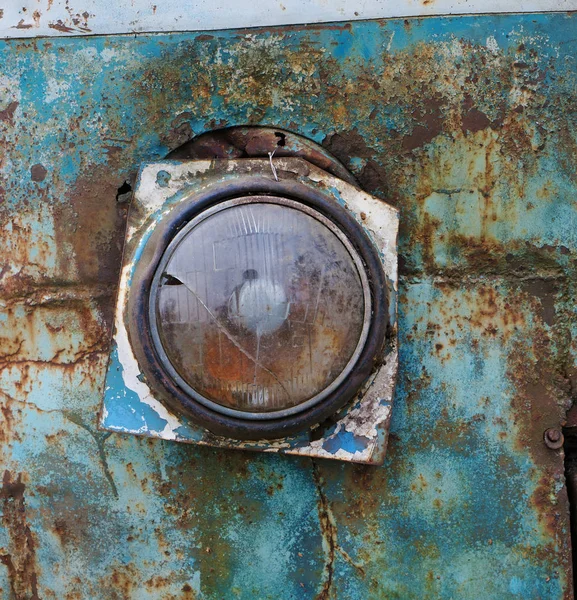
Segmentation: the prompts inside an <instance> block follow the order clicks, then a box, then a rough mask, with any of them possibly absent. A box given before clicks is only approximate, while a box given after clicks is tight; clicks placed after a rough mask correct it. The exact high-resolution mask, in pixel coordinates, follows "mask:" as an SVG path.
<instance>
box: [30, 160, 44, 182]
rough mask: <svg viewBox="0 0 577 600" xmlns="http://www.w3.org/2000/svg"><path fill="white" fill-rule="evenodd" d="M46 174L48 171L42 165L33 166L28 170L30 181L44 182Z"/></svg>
mask: <svg viewBox="0 0 577 600" xmlns="http://www.w3.org/2000/svg"><path fill="white" fill-rule="evenodd" d="M47 173H48V171H47V170H46V168H45V167H44V165H41V164H37V165H33V166H32V167H31V168H30V177H31V178H32V181H44V179H46V174H47Z"/></svg>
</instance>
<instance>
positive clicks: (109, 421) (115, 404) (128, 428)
mask: <svg viewBox="0 0 577 600" xmlns="http://www.w3.org/2000/svg"><path fill="white" fill-rule="evenodd" d="M122 373H123V368H122V365H121V363H120V361H119V359H118V348H117V347H116V345H115V344H114V346H113V348H112V350H111V352H110V363H109V365H108V371H107V374H106V382H105V389H104V403H103V415H102V421H101V424H102V426H103V427H105V428H107V429H113V430H115V431H125V432H132V433H140V434H144V433H149V432H156V433H158V432H161V431H162V430H163V429H164V428H165V426H166V425H167V421H166V420H165V419H163V418H162V417H160V415H159V414H158V413H157V412H155V411H154V410H153V409H152V408H151V407H150V406H149V405H148V404H145V403H144V402H142V401H141V400H140V398H139V397H138V394H137V393H136V392H135V391H133V390H131V389H130V388H128V387H126V385H125V383H124V379H123V376H122Z"/></svg>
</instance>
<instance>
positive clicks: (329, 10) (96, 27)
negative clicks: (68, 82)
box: [0, 0, 577, 38]
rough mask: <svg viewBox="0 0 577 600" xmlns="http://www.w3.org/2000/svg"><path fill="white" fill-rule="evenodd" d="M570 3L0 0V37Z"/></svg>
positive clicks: (572, 6)
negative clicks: (2, 0)
mask: <svg viewBox="0 0 577 600" xmlns="http://www.w3.org/2000/svg"><path fill="white" fill-rule="evenodd" d="M573 10H577V0H517V1H516V2H505V0H357V1H356V2H350V1H349V0H271V1H270V2H254V0H211V1H208V0H191V1H189V2H182V1H180V0H130V1H128V0H119V1H112V0H4V2H0V38H22V37H43V36H62V35H102V34H118V33H144V32H169V31H206V30H215V29H232V28H244V27H267V26H275V25H295V24H304V23H330V22H332V21H352V20H361V19H384V18H394V17H417V16H431V15H451V14H454V15H457V14H480V13H512V12H515V13H523V12H549V11H552V12H566V11H573Z"/></svg>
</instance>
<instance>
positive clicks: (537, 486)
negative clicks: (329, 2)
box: [0, 15, 577, 600]
mask: <svg viewBox="0 0 577 600" xmlns="http://www.w3.org/2000/svg"><path fill="white" fill-rule="evenodd" d="M576 39H577V21H575V20H574V18H573V17H571V16H567V15H531V16H508V17H498V16H490V17H474V18H473V17H471V18H469V17H467V18H434V19H424V20H406V21H403V20H399V21H391V22H363V23H356V24H340V25H332V26H327V27H314V28H291V29H287V30H284V31H282V30H253V31H251V32H228V33H219V32H217V33H211V34H210V35H209V34H202V35H194V34H181V35H180V34H179V35H159V36H138V37H133V36H124V37H94V38H85V39H83V38H76V39H64V38H62V39H51V40H34V41H22V40H14V41H10V42H3V43H2V44H1V45H0V55H1V56H0V64H2V65H3V66H2V71H1V75H0V135H1V137H2V144H1V146H0V148H1V150H0V169H1V173H2V176H1V183H0V198H1V199H2V203H1V204H0V212H1V223H2V230H1V234H0V247H2V249H3V254H2V257H3V260H2V264H1V268H0V272H1V280H0V281H1V286H2V294H1V296H2V310H1V316H0V319H1V322H2V329H1V330H0V335H1V343H0V348H1V351H2V359H1V362H0V390H1V404H0V408H1V410H0V440H1V441H2V446H1V447H0V465H2V468H3V471H4V474H3V477H2V481H3V483H2V491H1V492H0V502H1V505H2V509H1V510H2V521H1V522H2V527H0V557H1V564H0V588H1V589H2V594H3V595H4V596H5V597H8V598H10V594H11V595H12V597H14V598H18V599H23V598H35V597H40V598H58V599H60V598H68V599H72V598H94V599H100V598H102V599H106V600H110V599H115V598H118V599H119V598H138V599H141V598H144V599H146V598H179V599H184V598H211V599H212V598H221V597H226V598H229V597H232V598H234V597H239V598H252V597H258V598H275V599H276V598H279V597H282V598H287V599H288V598H323V599H327V598H347V597H350V598H394V597H397V598H439V597H441V598H478V597H479V594H480V593H482V595H483V597H485V598H495V599H497V598H498V599H502V598H564V597H565V598H570V597H571V584H570V577H571V575H570V561H569V538H568V535H569V523H568V513H567V500H566V491H565V487H564V480H563V462H562V458H563V457H562V451H561V450H552V449H550V448H548V447H547V446H546V445H545V444H544V441H543V434H544V431H545V430H547V429H550V428H558V427H559V425H560V422H561V421H562V419H563V418H564V414H565V410H566V408H567V407H568V405H569V404H570V401H571V395H572V389H575V388H574V382H575V380H576V375H575V373H576V372H577V371H576V369H575V368H574V364H575V357H576V356H577V350H576V348H577V346H576V342H575V339H576V337H575V334H576V333H577V332H576V331H575V327H576V325H575V323H577V319H576V318H575V316H576V315H575V306H574V302H573V298H574V297H575V281H576V278H575V266H576V264H575V256H576V246H577V239H576V237H577V234H576V231H577V229H576V227H575V222H576V219H575V213H576V207H575V198H576V197H577V194H576V192H577V189H576V188H577V178H576V176H575V152H576V148H577V114H576V111H575V90H576V86H577V77H576V74H575V73H576V69H575V60H576V59H575V57H576V55H577V48H576V45H577V44H576V42H575V40H576ZM269 123H274V124H275V125H278V126H280V127H283V128H285V129H289V130H293V131H295V132H297V133H300V134H303V135H305V136H308V137H310V138H312V139H314V140H316V141H321V142H323V144H324V145H325V147H326V148H327V149H328V150H329V151H331V152H333V153H334V154H335V155H337V157H339V158H340V159H341V160H342V161H343V162H344V163H345V165H346V166H348V167H349V168H350V169H351V170H352V171H353V173H354V174H355V175H356V176H357V178H358V180H359V182H360V183H361V185H362V186H363V188H364V189H366V190H367V191H368V192H370V193H372V194H375V195H377V196H379V195H380V196H382V197H383V198H385V197H386V198H388V199H391V200H393V201H394V202H395V203H396V205H397V206H398V207H399V208H400V209H401V223H402V224H403V227H402V231H401V254H402V257H403V263H402V270H401V274H402V280H401V289H400V296H401V297H400V314H399V331H400V342H401V343H400V349H401V354H400V366H401V370H400V378H399V389H398V390H397V397H396V404H395V411H396V412H395V414H394V418H393V420H392V423H391V440H390V445H389V453H388V457H387V460H386V463H385V466H384V467H382V468H374V467H363V466H353V465H339V464H333V463H331V462H329V461H326V462H323V461H316V462H315V463H314V464H313V463H312V462H311V460H310V459H306V458H300V457H282V456H273V455H256V454H248V453H241V452H233V451H226V450H222V449H210V448H195V447H192V446H188V445H185V444H174V443H171V442H163V441H160V440H146V439H142V438H137V437H135V436H123V435H118V434H111V433H105V432H100V431H98V430H97V428H96V423H97V418H96V412H97V408H98V403H99V397H100V384H101V382H102V378H103V375H104V369H105V353H106V351H107V345H108V342H107V339H108V335H109V333H110V327H111V315H112V304H113V297H114V293H115V283H116V280H117V276H118V268H119V265H120V252H121V249H120V243H121V241H120V240H121V239H122V237H123V233H124V232H123V224H124V219H125V209H126V205H125V204H124V203H123V202H117V200H116V196H117V194H118V191H119V188H120V190H121V191H126V186H123V184H124V182H125V181H128V182H130V183H132V182H133V178H134V177H135V173H136V169H137V165H138V164H140V163H142V162H144V161H147V160H155V159H159V158H162V157H163V156H165V155H166V154H167V153H168V152H169V151H170V150H172V149H174V148H176V147H177V146H178V145H180V144H182V143H183V142H184V141H186V140H187V139H189V138H190V137H191V136H192V135H193V134H195V135H196V134H200V133H202V132H204V131H206V130H209V129H213V128H215V127H221V126H222V127H224V126H229V125H237V124H254V125H256V124H269ZM349 157H351V158H349ZM123 199H124V196H123V195H122V194H121V195H120V196H119V200H123ZM7 257H9V259H7ZM572 385H573V387H572Z"/></svg>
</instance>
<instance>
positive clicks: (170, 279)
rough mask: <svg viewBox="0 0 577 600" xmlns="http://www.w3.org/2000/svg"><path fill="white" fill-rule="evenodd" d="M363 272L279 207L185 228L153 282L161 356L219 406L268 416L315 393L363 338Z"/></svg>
mask: <svg viewBox="0 0 577 600" xmlns="http://www.w3.org/2000/svg"><path fill="white" fill-rule="evenodd" d="M364 313H365V304H364V293H363V285H362V281H361V278H360V276H359V271H358V269H357V266H356V264H355V261H354V260H353V258H352V256H351V254H350V252H349V250H348V249H347V247H346V246H345V244H344V243H343V241H341V240H340V239H339V237H337V235H336V234H335V233H333V231H331V229H329V227H327V226H326V225H325V224H324V223H322V222H321V221H320V220H317V219H316V218H314V217H313V216H311V215H309V214H307V213H305V212H303V211H301V210H298V209H296V208H292V207H289V206H286V205H279V204H268V203H265V202H261V203H253V204H240V205H233V206H230V207H229V208H225V209H223V210H221V211H219V212H216V213H214V214H212V215H211V216H208V217H207V218H205V219H204V220H202V221H200V222H199V223H198V224H197V225H195V226H193V227H192V229H191V230H190V231H188V233H186V234H185V235H184V237H183V238H182V239H181V240H180V242H179V243H178V245H177V247H176V249H175V250H174V252H173V254H172V256H171V258H170V260H169V261H168V263H167V265H166V267H165V268H164V271H163V273H162V275H161V277H160V280H159V287H158V294H157V299H156V315H157V327H158V333H159V337H160V341H161V343H162V346H163V348H164V351H165V352H166V355H167V357H168V360H169V361H170V363H171V364H172V366H173V368H174V369H175V370H176V372H177V374H178V375H179V376H180V377H181V378H182V380H183V381H184V382H185V383H186V384H188V385H189V386H190V387H191V388H193V389H194V391H195V392H197V393H198V394H200V395H201V396H203V397H204V398H207V399H209V400H211V401H213V402H215V403H218V404H220V405H222V406H225V407H228V408H232V409H236V410H241V411H246V412H269V411H278V410H283V409H287V408H291V407H295V406H297V405H299V404H301V403H303V402H305V401H307V400H309V399H311V398H313V397H316V396H317V395H319V394H321V393H323V391H324V390H326V389H327V387H328V386H330V385H331V384H332V383H333V382H334V381H335V379H337V378H338V377H339V376H340V375H341V374H342V373H343V370H344V369H345V367H346V366H347V364H348V363H349V361H351V359H352V358H353V355H354V354H355V351H356V349H357V347H358V345H359V343H360V340H361V338H362V335H363V322H364Z"/></svg>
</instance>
